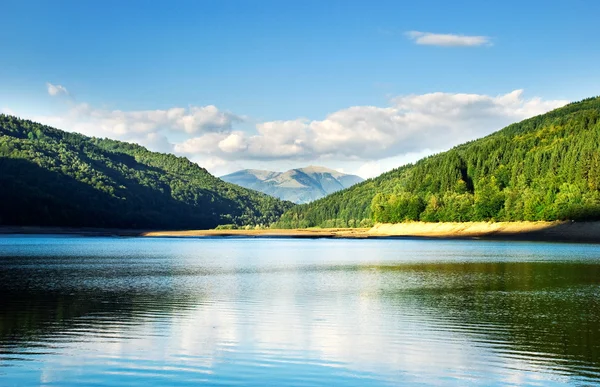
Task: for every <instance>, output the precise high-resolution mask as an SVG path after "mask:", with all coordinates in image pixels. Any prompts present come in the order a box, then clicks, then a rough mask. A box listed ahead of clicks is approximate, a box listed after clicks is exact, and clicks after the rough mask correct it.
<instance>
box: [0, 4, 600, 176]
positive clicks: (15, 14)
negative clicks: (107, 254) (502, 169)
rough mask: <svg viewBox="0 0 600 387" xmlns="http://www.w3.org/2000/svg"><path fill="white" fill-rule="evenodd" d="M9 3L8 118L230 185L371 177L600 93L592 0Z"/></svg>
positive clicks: (0, 42)
mask: <svg viewBox="0 0 600 387" xmlns="http://www.w3.org/2000/svg"><path fill="white" fill-rule="evenodd" d="M491 3H494V4H491ZM523 3H525V4H523ZM2 8H3V14H4V17H3V21H2V23H0V49H1V52H2V53H3V55H1V56H0V109H2V110H3V111H4V112H8V113H13V114H17V115H20V116H23V117H27V118H32V119H36V120H39V121H42V122H45V123H48V124H52V125H54V126H57V127H59V128H62V129H66V130H74V131H80V132H84V133H85V134H89V135H96V136H102V137H113V138H119V139H123V140H127V141H135V142H139V143H142V144H143V145H146V146H149V147H150V148H152V149H156V150H160V151H171V152H176V153H178V154H181V155H185V156H187V157H190V158H191V159H192V160H194V161H197V162H198V163H200V164H201V165H203V166H206V167H208V168H209V170H211V171H213V172H214V173H216V174H222V173H226V172H230V171H233V170H236V169H239V168H245V167H253V168H268V169H274V170H282V169H286V168H289V167H298V166H304V165H307V164H321V165H325V166H329V167H333V168H338V169H343V170H344V171H346V172H355V173H356V172H359V171H360V173H362V174H363V175H365V176H366V175H373V174H376V173H378V172H381V171H383V170H386V169H389V168H391V167H394V166H397V165H398V163H403V162H406V161H412V160H414V159H415V158H418V157H421V156H423V155H425V154H429V153H431V152H436V151H440V150H444V149H448V148H450V147H451V146H453V145H456V144H457V143H459V142H462V141H466V140H469V139H472V138H476V137H479V136H481V135H484V134H487V133H490V132H492V131H494V130H497V129H499V128H501V127H502V126H504V125H506V124H508V123H510V122H512V121H515V120H520V119H522V118H525V117H527V116H531V115H534V114H539V113H541V112H543V111H546V110H549V109H551V108H554V107H557V106H560V105H561V104H564V103H565V102H566V101H573V100H578V99H581V98H585V97H589V96H593V95H597V94H600V93H599V92H598V90H599V89H600V72H598V71H597V66H598V65H597V64H598V63H599V60H600V44H598V42H600V29H598V27H597V24H598V23H597V15H598V14H599V12H600V3H598V2H595V1H576V0H571V1H543V2H542V1H528V2H516V1H504V2H484V1H465V2H447V1H423V2H400V1H368V2H367V1H363V2H354V1H190V2H182V1H173V2H162V3H159V2H146V1H145V2H141V1H140V2H136V1H104V2H87V1H26V0H19V1H13V0H5V1H3V6H2ZM411 31H412V32H411ZM59 85H60V86H62V87H63V89H53V90H60V91H59V92H55V93H54V95H50V94H49V88H51V87H56V86H59ZM63 90H64V92H63ZM516 90H522V92H516V93H513V92H515V91H516ZM434 93H438V94H434ZM511 93H512V94H511ZM150 112H155V113H152V114H151V113H150Z"/></svg>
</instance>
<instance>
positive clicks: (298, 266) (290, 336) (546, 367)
mask: <svg viewBox="0 0 600 387" xmlns="http://www.w3.org/2000/svg"><path fill="white" fill-rule="evenodd" d="M0 294H1V302H0V385H2V386H12V385H15V386H27V385H44V386H72V385H123V386H131V385H142V386H152V385H197V384H200V383H203V384H205V385H223V386H231V385H248V386H264V385H270V386H392V385H441V386H444V385H451V386H463V385H476V386H477V385H480V386H488V385H540V386H541V385H543V386H547V385H561V384H571V385H594V384H600V246H596V245H569V244H550V243H525V242H490V241H420V240H325V239H321V240H305V239H252V238H249V239H243V238H222V239H217V238H214V239H213V238H204V239H203V238H198V239H167V238H78V237H37V236H33V237H32V236H8V237H6V236H4V237H0Z"/></svg>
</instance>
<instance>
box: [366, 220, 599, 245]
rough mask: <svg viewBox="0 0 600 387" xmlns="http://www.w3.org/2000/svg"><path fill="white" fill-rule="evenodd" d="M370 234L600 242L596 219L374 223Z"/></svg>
mask: <svg viewBox="0 0 600 387" xmlns="http://www.w3.org/2000/svg"><path fill="white" fill-rule="evenodd" d="M368 234H369V235H371V236H405V237H430V238H485V239H521V240H545V241H572V242H594V243H600V222H570V221H567V222H494V223H488V222H465V223H424V222H410V223H398V224H385V223H380V224H376V225H375V226H374V227H373V228H372V229H371V230H369V231H368Z"/></svg>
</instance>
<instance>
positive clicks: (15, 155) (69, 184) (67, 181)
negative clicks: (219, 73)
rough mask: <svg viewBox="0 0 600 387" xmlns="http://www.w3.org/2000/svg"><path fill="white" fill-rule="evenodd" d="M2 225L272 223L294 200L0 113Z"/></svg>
mask: <svg viewBox="0 0 600 387" xmlns="http://www.w3.org/2000/svg"><path fill="white" fill-rule="evenodd" d="M0 187H1V189H0V203H2V204H1V206H0V224H3V225H38V226H71V227H82V226H88V227H121V228H170V229H173V228H213V227H215V226H217V225H219V224H235V225H236V226H242V225H256V224H271V223H272V222H274V221H275V220H277V219H278V218H279V216H280V215H281V214H282V213H283V211H285V210H287V209H289V208H291V207H292V206H293V204H292V203H289V202H284V201H281V200H278V199H275V198H272V197H270V196H267V195H264V194H261V193H258V192H256V191H252V190H248V189H245V188H242V187H239V186H236V185H233V184H230V183H226V182H224V181H222V180H220V179H218V178H216V177H214V176H212V175H211V174H210V173H208V172H207V171H206V170H205V169H204V168H201V167H199V166H198V165H197V164H195V163H192V162H191V161H189V160H188V159H186V158H183V157H176V156H174V155H170V154H162V153H156V152H150V151H149V150H147V149H146V148H143V147H141V146H139V145H135V144H129V143H124V142H120V141H114V140H109V139H99V138H90V137H86V136H83V135H80V134H76V133H67V132H64V131H61V130H58V129H53V128H50V127H48V126H44V125H40V124H37V123H34V122H31V121H27V120H21V119H18V118H16V117H12V116H7V115H0Z"/></svg>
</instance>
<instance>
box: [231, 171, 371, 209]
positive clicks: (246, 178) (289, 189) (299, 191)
mask: <svg viewBox="0 0 600 387" xmlns="http://www.w3.org/2000/svg"><path fill="white" fill-rule="evenodd" d="M221 179H223V180H224V181H227V182H229V183H233V184H237V185H240V186H242V187H245V188H249V189H254V190H257V191H260V192H263V193H265V194H268V195H271V196H274V197H278V198H280V199H282V200H289V201H292V202H294V203H307V202H310V201H313V200H316V199H319V198H322V197H325V196H326V195H328V194H331V193H333V192H337V191H339V190H341V189H344V188H348V187H350V186H352V185H354V184H357V183H359V182H361V181H363V179H362V178H361V177H360V176H356V175H349V174H345V173H342V172H339V171H336V170H333V169H329V168H326V167H321V166H314V165H310V166H308V167H304V168H294V169H290V170H288V171H285V172H275V171H268V170H261V169H243V170H240V171H236V172H233V173H230V174H228V175H224V176H221Z"/></svg>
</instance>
